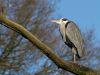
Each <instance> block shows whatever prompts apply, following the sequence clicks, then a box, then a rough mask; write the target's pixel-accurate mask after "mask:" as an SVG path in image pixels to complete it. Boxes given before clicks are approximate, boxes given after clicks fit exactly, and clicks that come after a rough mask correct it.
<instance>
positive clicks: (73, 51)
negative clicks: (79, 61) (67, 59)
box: [72, 48, 76, 63]
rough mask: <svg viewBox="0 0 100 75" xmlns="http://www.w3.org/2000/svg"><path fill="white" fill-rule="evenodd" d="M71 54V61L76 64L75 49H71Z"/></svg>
mask: <svg viewBox="0 0 100 75" xmlns="http://www.w3.org/2000/svg"><path fill="white" fill-rule="evenodd" d="M72 54H73V61H74V63H76V50H75V48H72Z"/></svg>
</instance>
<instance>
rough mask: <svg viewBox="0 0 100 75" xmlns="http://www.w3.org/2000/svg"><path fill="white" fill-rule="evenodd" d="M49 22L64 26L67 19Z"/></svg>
mask: <svg viewBox="0 0 100 75" xmlns="http://www.w3.org/2000/svg"><path fill="white" fill-rule="evenodd" d="M51 22H54V23H57V24H60V25H62V24H66V23H67V22H68V19H66V18H61V19H56V20H51Z"/></svg>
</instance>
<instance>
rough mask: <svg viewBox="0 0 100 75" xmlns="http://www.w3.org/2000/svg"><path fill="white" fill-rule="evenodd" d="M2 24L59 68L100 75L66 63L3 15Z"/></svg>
mask: <svg viewBox="0 0 100 75" xmlns="http://www.w3.org/2000/svg"><path fill="white" fill-rule="evenodd" d="M0 22H1V23H3V25H4V26H6V27H8V28H10V29H13V30H14V31H16V32H18V33H20V34H21V35H22V36H23V37H25V38H26V39H28V40H29V41H30V42H31V43H32V44H34V45H35V46H36V47H37V48H39V49H40V50H41V51H42V52H43V53H44V54H45V55H46V56H47V57H48V58H50V59H51V60H52V61H53V62H54V63H55V64H56V65H57V66H58V67H59V68H62V69H64V70H66V71H69V72H71V73H74V74H77V75H100V73H99V72H96V71H94V70H92V69H90V68H88V67H85V66H82V65H79V64H76V63H73V62H69V61H64V60H63V59H61V58H60V57H59V56H58V55H56V54H55V53H54V52H53V50H52V49H51V48H49V47H48V46H47V45H45V44H44V43H42V42H41V41H40V40H38V39H37V38H36V37H35V36H34V35H33V34H32V33H30V32H29V31H28V30H26V29H25V28H24V27H23V26H21V25H20V24H17V23H15V22H13V21H11V20H9V19H6V18H5V17H3V16H2V15H0Z"/></svg>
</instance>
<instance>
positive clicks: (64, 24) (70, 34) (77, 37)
mask: <svg viewBox="0 0 100 75" xmlns="http://www.w3.org/2000/svg"><path fill="white" fill-rule="evenodd" d="M51 22H54V23H57V24H59V29H60V33H61V36H62V38H63V41H64V43H65V44H66V45H67V46H68V47H70V48H71V49H72V54H73V61H74V62H76V59H77V58H78V59H79V58H81V57H82V56H83V51H84V50H83V38H82V35H81V32H80V29H79V28H78V26H77V25H76V24H75V23H74V22H73V21H69V20H68V19H66V18H62V19H59V20H58V19H57V20H52V21H51Z"/></svg>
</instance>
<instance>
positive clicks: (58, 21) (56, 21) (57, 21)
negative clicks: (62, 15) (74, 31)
mask: <svg viewBox="0 0 100 75" xmlns="http://www.w3.org/2000/svg"><path fill="white" fill-rule="evenodd" d="M51 22H54V23H57V24H59V23H60V20H51Z"/></svg>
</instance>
